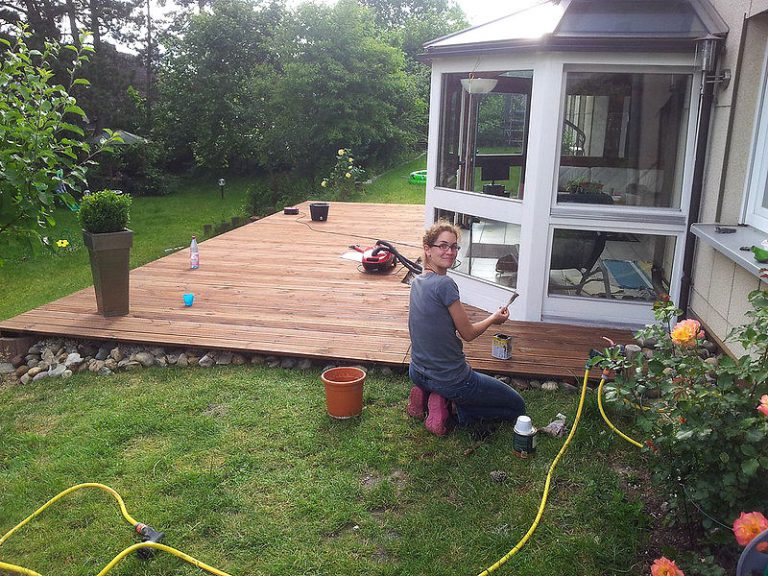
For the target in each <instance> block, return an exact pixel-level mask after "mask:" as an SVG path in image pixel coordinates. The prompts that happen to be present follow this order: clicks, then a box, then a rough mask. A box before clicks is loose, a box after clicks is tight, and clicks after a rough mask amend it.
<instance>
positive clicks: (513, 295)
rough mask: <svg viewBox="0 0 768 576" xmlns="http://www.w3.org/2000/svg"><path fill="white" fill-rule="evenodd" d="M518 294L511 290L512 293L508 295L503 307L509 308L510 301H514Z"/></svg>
mask: <svg viewBox="0 0 768 576" xmlns="http://www.w3.org/2000/svg"><path fill="white" fill-rule="evenodd" d="M518 296H520V294H518V293H517V292H512V295H511V296H510V297H509V301H508V302H507V303H506V304H505V305H504V308H509V307H510V305H511V304H512V302H514V301H515V300H516V299H517V297H518Z"/></svg>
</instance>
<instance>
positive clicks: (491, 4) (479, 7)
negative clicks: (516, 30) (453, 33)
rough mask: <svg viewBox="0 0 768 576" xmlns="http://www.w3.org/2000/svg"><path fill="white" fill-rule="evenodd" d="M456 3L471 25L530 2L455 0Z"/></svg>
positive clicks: (517, 0)
mask: <svg viewBox="0 0 768 576" xmlns="http://www.w3.org/2000/svg"><path fill="white" fill-rule="evenodd" d="M457 3H458V4H459V6H461V9H462V10H464V14H466V15H467V20H469V23H470V24H472V25H473V26H475V25H477V24H483V23H484V22H490V21H491V20H495V19H496V18H500V17H501V16H506V15H507V14H511V13H512V12H515V10H516V9H517V8H518V7H522V6H526V5H528V4H530V2H524V1H522V0H457Z"/></svg>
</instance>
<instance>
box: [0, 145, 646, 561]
mask: <svg viewBox="0 0 768 576" xmlns="http://www.w3.org/2000/svg"><path fill="white" fill-rule="evenodd" d="M424 164H425V159H424V158H423V157H422V158H419V159H416V160H414V161H413V162H410V163H407V164H404V165H402V166H400V167H398V168H397V169H395V170H393V171H390V172H388V173H386V174H384V175H382V176H381V177H379V178H377V179H375V180H374V182H373V183H371V184H369V185H367V186H366V187H365V188H364V190H363V191H362V192H361V193H360V194H359V195H358V197H357V198H355V200H358V201H365V202H398V203H420V202H423V201H424V186H423V185H421V186H417V185H412V184H408V181H407V178H408V174H409V173H410V172H412V171H413V170H418V169H423V168H424ZM227 180H228V182H229V184H228V187H227V191H226V197H225V199H224V200H223V201H222V200H220V199H219V197H218V190H217V188H216V186H215V181H214V180H211V181H209V182H198V183H188V184H187V185H186V186H185V187H184V188H183V189H182V190H181V191H180V192H179V193H177V194H175V195H173V196H170V197H165V198H137V199H135V204H134V209H133V211H132V214H133V216H132V223H131V228H132V229H133V230H134V231H135V232H136V237H135V245H134V249H133V253H132V264H133V265H134V266H138V265H141V264H144V263H146V262H148V261H151V260H153V259H155V258H158V257H160V256H163V255H164V254H166V253H167V251H169V250H174V249H177V248H179V247H185V246H186V245H187V244H188V242H189V238H190V236H191V235H192V234H198V235H200V234H201V233H202V227H203V225H204V224H206V223H216V222H219V221H222V220H226V219H229V218H230V217H231V216H232V215H235V214H238V213H239V210H240V206H241V205H242V204H243V200H244V196H245V190H246V188H247V182H246V181H245V180H236V179H232V178H228V179H227ZM59 217H60V221H61V228H60V229H59V234H57V238H54V239H58V238H67V239H69V240H70V242H71V243H72V244H73V247H74V250H71V251H67V252H65V253H61V254H58V255H49V254H39V255H36V256H33V257H28V258H24V259H22V258H12V259H11V260H10V261H9V262H8V263H7V264H6V266H5V267H3V268H0V292H2V294H3V298H2V301H0V318H7V317H9V316H12V315H14V314H17V313H19V312H22V311H24V310H27V309H30V308H32V307H34V306H37V305H40V304H42V303H44V302H47V301H50V300H52V299H55V298H58V297H60V296H63V295H66V294H68V293H70V292H72V291H74V290H77V289H79V288H82V287H84V286H87V285H89V284H90V282H91V279H90V271H89V268H88V264H87V255H86V253H85V250H84V249H83V248H82V243H81V240H80V237H79V230H78V226H77V225H76V223H75V221H74V218H73V217H72V215H71V214H69V213H66V212H65V213H62V214H60V215H59ZM409 387H410V386H409V383H408V379H407V376H405V375H398V376H389V377H387V376H383V375H381V374H380V373H375V374H371V375H370V376H369V378H368V381H367V382H366V387H365V410H364V413H363V416H362V417H361V418H359V419H354V420H352V421H343V422H342V421H333V420H331V419H330V418H328V417H327V415H326V414H325V410H324V398H323V392H322V387H321V384H320V380H319V372H318V371H317V370H316V369H315V370H312V371H308V372H301V371H285V370H280V369H273V370H270V369H265V368H261V367H254V366H243V367H231V368H214V369H211V370H203V369H165V370H163V369H149V370H144V371H141V372H130V373H120V374H116V375H113V376H111V377H109V378H108V379H107V378H99V377H96V376H94V375H92V374H75V375H74V376H73V377H72V378H70V379H69V380H43V381H41V382H33V383H30V384H29V385H27V386H20V385H6V386H4V387H3V386H1V385H0V510H2V514H0V534H2V533H5V532H6V531H7V530H9V529H10V528H12V527H13V526H14V525H15V524H16V523H17V522H19V521H21V520H22V519H23V518H24V517H26V516H27V515H28V514H30V513H31V512H33V511H34V510H35V509H36V508H37V507H38V506H40V505H42V504H43V503H44V502H45V501H46V500H48V499H49V498H51V497H52V496H54V495H56V494H57V493H58V492H59V491H61V490H64V489H66V488H68V487H69V486H72V485H74V484H78V483H81V482H100V483H104V484H107V485H110V486H112V487H113V488H115V489H116V490H118V491H119V492H120V493H121V494H122V496H123V497H124V498H125V501H126V504H127V506H128V511H129V512H130V514H131V515H133V516H134V517H135V518H137V519H138V520H139V521H142V522H146V523H148V524H151V525H153V526H154V527H155V528H157V529H159V530H163V531H165V532H166V535H167V536H166V540H165V542H166V543H167V544H169V545H171V546H174V547H176V548H179V549H181V550H182V551H184V552H186V553H188V554H191V555H193V556H195V557H197V558H198V559H200V560H202V561H204V562H207V563H209V564H211V565H213V566H216V567H218V568H220V569H222V570H225V571H227V572H229V573H230V574H233V575H238V576H246V575H248V576H252V575H270V576H272V575H280V574H285V575H288V574H291V575H293V574H296V575H318V576H319V575H329V576H330V575H353V574H355V575H356V574H366V575H382V576H390V575H391V576H394V575H398V576H399V575H414V576H416V575H419V576H421V575H435V576H438V575H439V576H446V575H453V574H456V575H459V574H461V575H472V574H477V573H479V572H480V571H482V570H483V569H484V568H486V567H487V566H489V565H490V564H492V563H493V562H495V561H496V560H497V559H499V558H500V557H501V556H503V555H504V554H505V553H506V552H507V551H508V550H509V549H510V548H512V547H513V546H514V545H515V544H516V543H517V542H518V541H519V539H520V538H521V537H522V536H523V535H524V534H525V532H526V531H527V529H528V527H529V526H530V524H531V522H532V521H533V518H534V517H535V515H536V511H537V508H538V505H539V499H540V497H541V494H542V489H543V485H544V478H545V475H546V471H547V468H548V466H549V464H550V462H551V461H552V458H553V457H554V455H555V454H556V453H557V451H558V450H559V448H560V446H561V445H562V442H563V440H562V439H550V438H542V439H541V440H540V444H539V450H538V454H537V455H536V457H535V458H533V459H529V460H521V459H518V458H516V457H515V456H513V454H512V450H511V447H512V431H511V429H510V427H509V426H505V427H502V428H501V429H500V430H499V431H498V432H497V433H496V434H494V435H492V436H491V437H490V438H489V439H487V440H485V441H483V442H477V441H475V440H473V439H472V438H471V437H470V435H469V434H468V433H467V432H465V431H458V432H456V433H454V434H452V435H450V436H449V437H447V438H436V437H434V436H432V435H430V434H428V433H427V432H426V430H425V429H424V427H423V425H421V423H418V422H415V421H413V420H410V419H408V418H407V417H406V415H405V404H406V398H407V392H408V389H409ZM525 398H526V401H527V402H528V405H529V411H530V413H531V414H532V416H533V419H534V423H535V424H536V425H538V426H541V425H543V424H546V423H547V422H548V421H549V420H551V419H552V418H553V417H554V415H555V414H557V413H558V412H563V413H566V414H567V415H568V416H569V419H572V418H573V415H574V413H575V410H576V405H577V397H575V396H566V395H562V394H554V395H552V394H545V393H542V392H528V393H526V396H525ZM639 458H640V456H639V455H637V454H636V453H635V451H634V450H632V449H631V448H628V447H627V446H626V445H625V444H623V443H622V442H621V441H620V440H619V439H617V438H615V437H614V436H613V435H612V434H610V433H608V432H607V431H606V430H605V428H604V427H603V425H602V424H601V423H600V421H599V415H598V414H597V411H596V407H595V406H594V398H593V397H592V395H590V397H588V402H587V409H586V412H585V416H584V421H583V425H582V427H581V428H580V430H579V432H578V434H577V436H576V439H575V441H574V442H573V444H572V447H571V449H570V451H569V453H568V454H567V455H566V457H565V458H564V459H563V460H562V462H561V464H560V467H559V468H558V471H557V472H556V474H555V481H554V482H553V486H552V492H551V494H550V498H549V504H548V507H547V510H546V512H545V515H544V521H543V523H542V525H541V526H540V527H539V529H538V531H537V532H536V534H535V535H534V537H533V538H532V540H531V541H530V542H529V543H528V544H527V545H526V546H525V547H524V548H523V549H522V551H521V552H520V553H518V554H517V555H516V556H514V557H513V558H512V559H511V560H510V561H509V563H508V564H507V565H506V566H504V567H503V568H501V570H500V571H499V572H498V574H516V575H521V576H525V575H530V576H563V575H570V574H579V575H582V574H629V575H637V576H640V575H641V574H644V571H643V563H644V562H645V560H644V558H643V556H642V553H641V551H642V550H644V549H645V546H646V545H647V541H648V536H649V534H648V525H647V516H646V515H645V514H644V512H643V504H642V502H640V501H638V500H637V499H636V498H635V497H632V496H628V495H627V491H626V490H625V483H627V482H630V483H635V482H637V474H636V473H635V472H633V471H632V470H633V469H636V467H637V466H639V465H641V464H640V461H639ZM493 471H503V472H505V473H506V474H507V480H506V481H505V482H502V483H497V482H495V481H494V480H493V479H492V478H491V474H490V473H491V472H493ZM133 542H134V539H133V537H132V535H131V529H130V527H129V526H128V525H127V524H126V523H125V522H124V521H123V519H122V517H121V516H120V514H119V512H118V509H117V506H116V504H115V503H114V502H113V501H112V499H111V498H110V497H109V496H107V495H106V494H104V493H102V492H101V491H96V490H86V491H80V492H77V493H75V494H72V495H70V496H68V497H67V498H66V499H65V500H63V501H60V502H58V503H57V504H55V505H54V506H53V507H52V508H50V509H49V510H47V511H45V512H44V513H43V514H42V515H41V516H40V517H38V518H36V519H35V520H33V522H32V523H31V524H29V525H28V526H26V527H24V528H23V529H22V530H21V531H19V532H18V533H17V534H15V535H14V536H13V537H12V538H11V539H10V540H9V541H8V542H6V543H5V544H4V545H3V546H2V547H1V548H0V559H1V560H2V561H6V562H12V563H16V564H21V565H23V566H26V567H28V568H31V569H34V570H36V571H38V572H40V573H41V574H45V575H48V574H50V575H54V574H55V575H56V576H60V575H70V574H72V575H86V574H87V575H93V574H96V573H98V571H99V570H100V569H101V568H102V567H103V566H104V565H105V564H106V563H107V562H108V561H109V560H110V559H111V558H112V557H113V556H115V555H116V554H117V553H118V552H119V551H121V550H122V549H124V548H125V547H127V546H128V545H130V544H131V543H133ZM198 573H200V572H199V570H197V569H195V568H193V567H191V566H188V565H186V564H181V563H180V561H179V560H177V559H175V558H173V557H170V556H168V555H165V554H162V553H161V554H160V555H159V556H158V557H157V558H156V559H154V560H152V561H151V562H150V563H142V562H140V561H139V560H138V559H136V558H135V557H130V558H128V559H127V560H126V561H125V562H124V563H123V564H121V565H120V566H118V567H117V568H115V569H114V570H113V571H112V572H111V574H115V575H120V574H126V575H127V574H143V575H147V576H149V575H157V576H161V575H171V574H198Z"/></svg>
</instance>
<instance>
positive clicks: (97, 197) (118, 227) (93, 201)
mask: <svg viewBox="0 0 768 576" xmlns="http://www.w3.org/2000/svg"><path fill="white" fill-rule="evenodd" d="M130 208H131V197H130V196H128V195H126V194H122V193H120V192H116V191H114V190H101V191H100V192H96V193H94V194H86V195H85V196H83V199H82V201H81V202H80V215H79V216H80V225H81V226H82V228H83V230H85V231H86V232H90V233H91V234H103V233H105V232H120V231H122V230H125V228H126V227H127V226H128V222H129V220H130Z"/></svg>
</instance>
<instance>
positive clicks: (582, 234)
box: [496, 230, 611, 297]
mask: <svg viewBox="0 0 768 576" xmlns="http://www.w3.org/2000/svg"><path fill="white" fill-rule="evenodd" d="M606 239H607V234H606V233H605V232H598V231H593V230H558V232H557V234H556V235H555V238H554V241H553V243H552V259H551V262H550V266H549V269H550V270H578V271H579V273H580V274H581V278H580V279H579V282H578V283H577V284H575V285H570V284H569V285H558V284H553V283H552V282H550V285H549V288H550V290H575V292H576V294H577V295H580V294H581V293H582V292H583V290H584V287H585V286H586V285H587V283H589V282H591V281H594V280H599V279H602V281H603V284H604V287H605V297H609V295H610V294H611V285H610V279H609V278H608V275H607V274H604V273H603V271H602V270H601V268H600V265H599V260H600V255H601V254H602V253H603V250H604V249H605V242H606ZM519 257H520V245H519V244H515V245H513V246H511V247H510V252H509V254H506V255H504V256H502V257H501V258H499V259H498V260H497V261H496V274H497V276H501V275H502V274H509V273H515V274H516V273H517V269H518V265H519ZM598 275H599V277H600V278H595V276H598Z"/></svg>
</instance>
